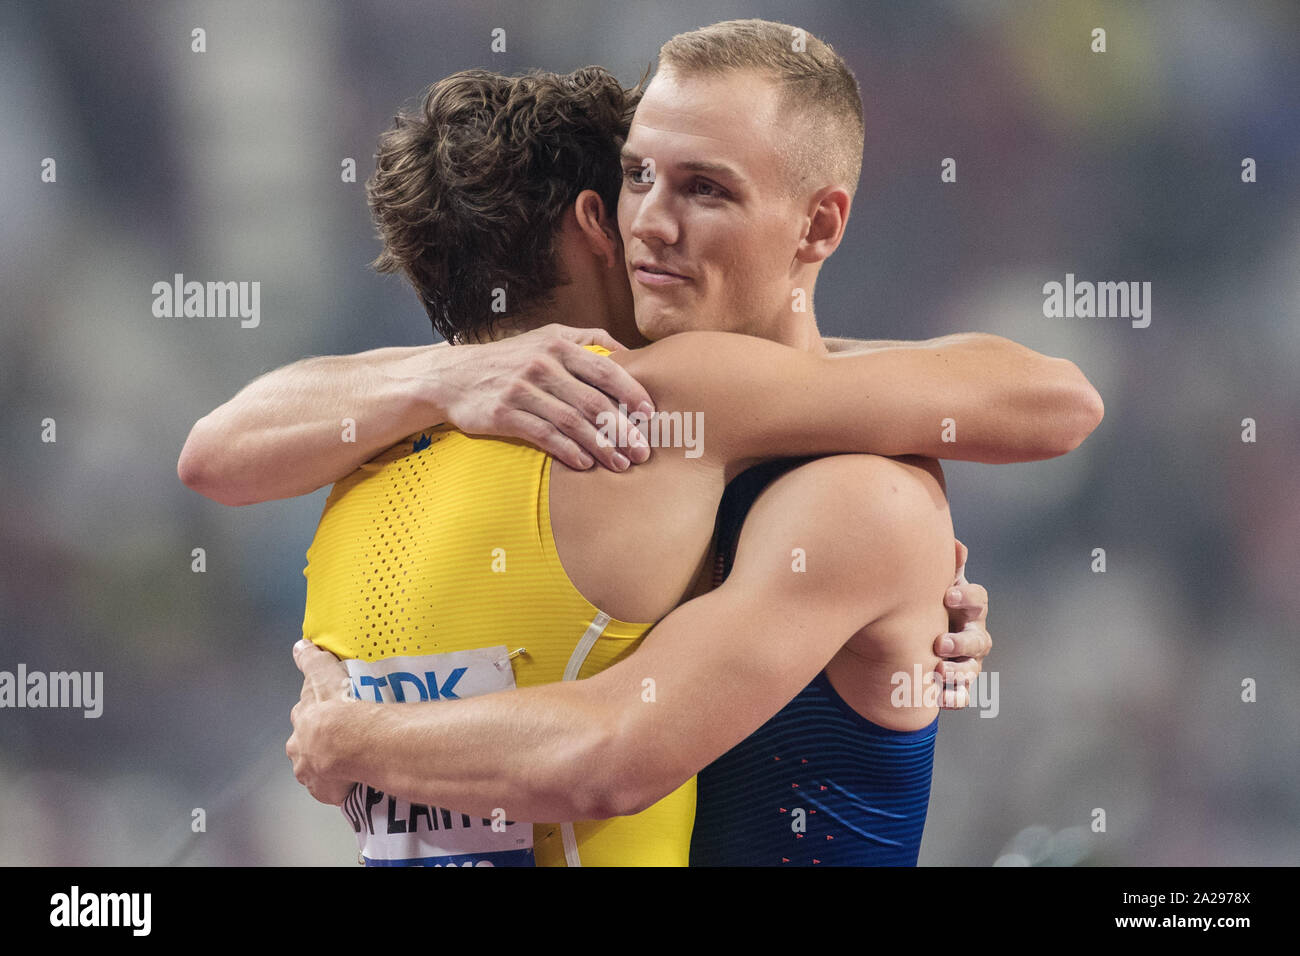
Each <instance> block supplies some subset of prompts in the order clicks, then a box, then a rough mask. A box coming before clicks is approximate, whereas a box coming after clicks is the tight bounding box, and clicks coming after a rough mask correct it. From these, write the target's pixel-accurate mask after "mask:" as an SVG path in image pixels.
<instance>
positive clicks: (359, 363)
mask: <svg viewBox="0 0 1300 956" xmlns="http://www.w3.org/2000/svg"><path fill="white" fill-rule="evenodd" d="M442 351H444V349H443V348H442V347H440V346H418V347H414V348H385V349H376V350H373V351H370V352H362V353H360V354H357V355H331V356H321V357H317V358H309V359H304V360H302V361H300V362H295V363H294V364H292V365H288V366H286V367H284V368H281V369H277V370H276V371H274V372H270V373H268V374H266V375H263V376H262V377H261V378H258V379H256V380H255V381H253V382H251V383H250V384H249V385H247V386H245V387H244V389H243V390H242V391H240V392H239V394H237V395H236V396H235V397H234V398H232V399H231V400H230V401H228V402H226V403H225V404H224V405H222V406H221V407H219V408H217V409H216V410H215V411H213V412H211V413H209V414H208V415H206V416H204V417H203V418H201V419H199V421H198V422H197V423H196V424H195V425H194V428H193V429H192V430H191V431H190V435H189V438H188V440H187V441H186V443H185V448H184V450H183V451H182V452H181V458H180V462H179V463H178V466H177V471H178V473H179V474H180V477H181V480H182V481H183V482H184V483H185V484H186V485H188V486H189V487H190V488H193V489H194V490H195V491H198V492H200V493H201V494H204V495H207V496H208V497H209V498H212V499H214V500H216V501H219V502H221V503H222V504H228V505H243V504H252V503H255V502H260V501H270V500H272V499H276V498H289V497H293V496H295V495H301V494H306V493H308V492H311V491H315V490H316V489H317V488H320V487H322V486H323V485H326V484H329V483H330V482H332V481H336V480H338V479H339V478H342V477H343V476H345V475H347V474H349V473H351V472H352V471H354V470H355V469H356V468H357V467H359V466H360V465H361V464H362V463H364V462H366V461H368V460H370V459H371V458H373V457H374V456H375V455H376V454H378V453H379V452H380V451H383V450H384V449H385V448H387V447H389V446H390V445H392V444H393V443H394V442H396V441H398V440H400V439H401V438H403V437H404V436H406V435H409V434H411V433H412V432H414V431H417V430H419V429H420V428H423V427H427V426H429V425H433V424H437V423H438V422H439V421H441V420H442V418H443V409H442V408H441V407H440V402H439V401H438V399H437V397H436V394H435V390H434V389H431V388H430V387H429V378H428V369H429V365H430V363H431V360H432V358H433V356H434V355H436V354H437V353H438V352H442ZM347 420H350V422H349V421H347Z"/></svg>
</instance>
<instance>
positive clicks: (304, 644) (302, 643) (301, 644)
mask: <svg viewBox="0 0 1300 956" xmlns="http://www.w3.org/2000/svg"><path fill="white" fill-rule="evenodd" d="M310 646H311V641H309V640H307V638H305V637H304V638H300V639H299V641H298V643H297V644H295V645H293V649H294V650H295V651H305V650H306V649H307V648H309V647H310Z"/></svg>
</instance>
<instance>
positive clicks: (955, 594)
mask: <svg viewBox="0 0 1300 956" xmlns="http://www.w3.org/2000/svg"><path fill="white" fill-rule="evenodd" d="M931 593H934V592H931ZM948 603H949V604H960V603H961V588H949V589H948Z"/></svg>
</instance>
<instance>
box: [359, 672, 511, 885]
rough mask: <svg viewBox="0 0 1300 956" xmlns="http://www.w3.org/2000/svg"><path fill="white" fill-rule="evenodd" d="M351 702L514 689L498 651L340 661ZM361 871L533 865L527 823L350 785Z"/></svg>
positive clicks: (448, 697)
mask: <svg viewBox="0 0 1300 956" xmlns="http://www.w3.org/2000/svg"><path fill="white" fill-rule="evenodd" d="M345 663H346V664H347V667H348V674H349V675H351V677H352V693H353V695H354V696H356V697H357V698H358V699H359V700H368V701H378V702H381V703H390V704H402V703H412V702H418V701H425V700H451V701H454V700H459V699H460V698H462V697H475V696H477V695H479V694H490V693H492V692H493V691H498V690H510V689H512V688H513V687H514V686H515V674H514V670H513V669H512V668H511V666H510V657H509V651H507V650H506V648H505V647H485V648H480V649H478V650H472V651H454V652H452V653H450V654H427V655H424V656H421V657H386V658H384V659H383V660H378V661H361V660H349V661H346V662H345ZM342 809H343V815H344V816H345V817H347V819H348V823H349V824H351V826H352V829H353V830H354V831H356V834H357V843H358V845H359V846H360V848H361V856H362V859H363V861H364V862H365V864H366V865H367V866H533V865H534V863H533V826H532V824H531V823H516V822H514V821H511V820H507V819H506V818H505V813H504V811H501V812H496V813H494V814H493V816H492V817H486V818H485V817H471V816H469V815H468V814H464V813H459V812H456V811H454V810H444V809H443V808H441V807H435V806H430V805H429V804H421V803H410V802H408V801H406V800H403V799H401V798H400V797H394V796H391V795H389V794H386V793H384V792H383V791H382V790H376V789H375V788H374V787H371V786H367V785H366V784H364V783H358V784H356V785H355V786H354V787H353V788H352V792H351V793H350V794H349V795H348V798H347V799H346V800H345V801H344V802H343V807H342Z"/></svg>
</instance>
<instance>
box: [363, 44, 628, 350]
mask: <svg viewBox="0 0 1300 956" xmlns="http://www.w3.org/2000/svg"><path fill="white" fill-rule="evenodd" d="M643 84H644V77H643V78H642V83H639V84H638V85H637V86H635V87H633V88H631V89H624V88H623V86H622V85H621V84H620V83H619V82H618V80H617V78H616V77H614V76H613V74H611V73H610V72H609V71H607V70H605V69H604V68H603V67H599V66H589V67H585V68H583V69H580V70H575V71H574V72H573V73H569V74H558V73H550V72H545V71H533V72H531V73H528V74H526V75H523V76H514V77H508V76H501V75H500V74H497V73H492V72H490V71H488V70H465V71H462V72H460V73H454V74H452V75H451V76H449V77H447V78H445V79H443V80H439V81H438V82H437V83H435V84H433V85H432V86H431V87H429V89H428V90H427V91H426V93H425V95H424V102H423V104H422V106H421V108H420V110H419V111H418V112H416V113H402V114H399V115H398V116H397V117H396V118H395V121H394V127H393V128H392V129H391V130H388V131H387V132H385V133H384V134H383V135H382V136H381V137H380V139H379V153H378V155H377V156H376V160H377V163H376V168H375V173H374V175H373V176H371V177H370V179H369V180H368V181H367V183H366V197H367V200H368V201H369V203H370V209H371V214H372V216H373V217H374V221H375V225H376V226H377V227H378V230H379V238H380V239H381V240H382V242H383V250H382V251H381V252H380V254H379V256H378V258H376V259H375V261H374V262H373V263H371V265H372V266H373V267H374V268H375V269H377V270H378V271H380V272H383V273H394V272H401V273H403V274H405V276H406V277H407V278H408V279H409V280H410V282H411V284H412V285H413V286H414V287H415V291H416V293H417V294H418V295H419V297H420V301H421V303H423V305H424V308H425V311H427V312H428V313H429V318H430V320H431V321H432V323H433V328H434V331H436V332H437V333H438V334H440V335H441V336H442V337H443V338H445V339H446V340H447V341H448V342H451V343H453V344H454V343H457V342H466V341H477V340H479V339H481V338H484V337H489V336H490V335H491V333H492V330H493V327H494V324H495V321H496V320H497V319H499V318H501V314H500V313H499V312H494V311H493V304H494V302H499V300H500V294H499V293H497V292H496V290H498V289H505V290H507V292H506V295H507V296H508V299H507V301H508V305H509V309H508V311H509V313H511V314H515V315H517V314H519V313H521V312H526V311H529V310H531V309H534V308H536V307H538V306H540V305H544V304H545V303H546V302H547V301H549V299H550V297H551V294H552V292H553V290H554V289H555V287H556V286H557V285H558V284H559V283H561V282H562V281H565V279H564V277H563V276H562V275H561V274H560V271H561V270H560V268H559V263H558V261H557V256H556V250H555V246H554V239H555V236H556V234H557V231H558V228H559V226H560V222H561V218H562V217H563V215H564V212H565V210H567V209H568V208H569V206H570V205H572V203H573V201H574V200H575V199H576V198H577V197H578V194H579V193H580V192H582V191H583V190H584V189H593V190H595V191H596V192H597V193H598V194H599V195H600V198H601V199H602V200H603V201H604V203H605V208H606V209H608V210H610V211H611V212H612V211H613V210H614V209H616V208H617V204H618V193H619V187H620V185H621V180H622V169H621V165H620V162H619V150H620V149H621V148H622V144H623V140H624V139H625V138H626V136H627V130H628V125H629V124H630V122H631V120H632V113H633V112H634V111H635V109H636V104H637V102H638V101H639V100H640V96H641V90H642V87H643Z"/></svg>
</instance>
